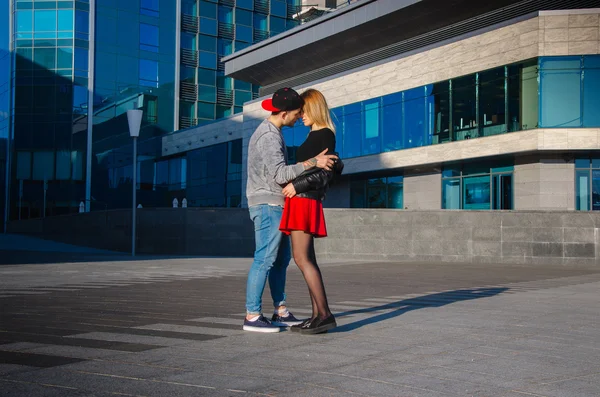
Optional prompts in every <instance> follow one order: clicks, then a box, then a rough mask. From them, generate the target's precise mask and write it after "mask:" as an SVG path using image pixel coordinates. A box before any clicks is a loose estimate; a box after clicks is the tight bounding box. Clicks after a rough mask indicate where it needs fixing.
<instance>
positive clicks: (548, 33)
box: [544, 28, 569, 43]
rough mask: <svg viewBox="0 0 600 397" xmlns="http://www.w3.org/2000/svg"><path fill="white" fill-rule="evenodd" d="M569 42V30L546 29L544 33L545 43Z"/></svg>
mask: <svg viewBox="0 0 600 397" xmlns="http://www.w3.org/2000/svg"><path fill="white" fill-rule="evenodd" d="M568 40H569V29H567V28H561V29H548V28H546V30H545V31H544V41H545V42H546V43H558V42H562V41H568Z"/></svg>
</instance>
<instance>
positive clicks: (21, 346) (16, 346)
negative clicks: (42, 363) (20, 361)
mask: <svg viewBox="0 0 600 397" xmlns="http://www.w3.org/2000/svg"><path fill="white" fill-rule="evenodd" d="M43 346H45V345H44V344H42V343H32V342H15V343H6V344H3V345H0V351H11V352H18V351H23V350H29V349H34V348H36V347H43Z"/></svg>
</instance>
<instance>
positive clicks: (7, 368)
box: [0, 364, 39, 376]
mask: <svg viewBox="0 0 600 397" xmlns="http://www.w3.org/2000/svg"><path fill="white" fill-rule="evenodd" d="M37 369H39V368H36V367H32V366H29V365H19V364H0V376H3V375H9V374H14V373H18V372H28V371H35V370H37Z"/></svg>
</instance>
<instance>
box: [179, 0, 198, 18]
mask: <svg viewBox="0 0 600 397" xmlns="http://www.w3.org/2000/svg"><path fill="white" fill-rule="evenodd" d="M197 11H198V10H197V8H196V0H183V1H182V2H181V12H182V13H183V14H185V15H192V16H197Z"/></svg>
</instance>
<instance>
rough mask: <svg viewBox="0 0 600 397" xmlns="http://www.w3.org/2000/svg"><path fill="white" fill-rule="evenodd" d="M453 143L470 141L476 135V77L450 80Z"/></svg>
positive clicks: (470, 76)
mask: <svg viewBox="0 0 600 397" xmlns="http://www.w3.org/2000/svg"><path fill="white" fill-rule="evenodd" d="M451 84H452V123H453V124H454V125H453V126H452V131H453V133H454V136H453V137H452V140H453V141H461V140H463V139H470V138H472V137H475V136H476V135H477V128H478V127H477V99H476V98H477V94H476V91H477V84H476V76H475V75H469V76H463V77H459V78H457V79H452V83H451Z"/></svg>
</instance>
